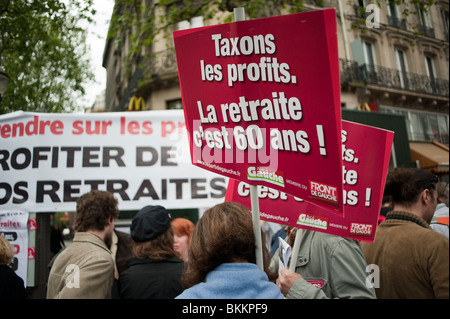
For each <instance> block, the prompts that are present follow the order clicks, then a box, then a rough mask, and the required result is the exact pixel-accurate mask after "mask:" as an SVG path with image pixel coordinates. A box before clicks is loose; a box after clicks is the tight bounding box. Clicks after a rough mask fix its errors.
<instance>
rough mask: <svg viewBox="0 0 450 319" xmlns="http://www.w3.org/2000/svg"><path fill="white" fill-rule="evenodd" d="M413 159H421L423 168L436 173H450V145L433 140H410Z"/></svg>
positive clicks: (420, 163) (420, 162) (420, 164)
mask: <svg viewBox="0 0 450 319" xmlns="http://www.w3.org/2000/svg"><path fill="white" fill-rule="evenodd" d="M409 148H410V150H411V159H412V160H413V161H414V162H416V161H419V166H420V168H422V169H426V170H429V171H432V172H434V173H436V174H439V173H440V174H448V154H449V152H448V147H447V146H445V145H443V144H441V143H438V142H436V141H433V142H409Z"/></svg>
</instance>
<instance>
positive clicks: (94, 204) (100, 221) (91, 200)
mask: <svg viewBox="0 0 450 319" xmlns="http://www.w3.org/2000/svg"><path fill="white" fill-rule="evenodd" d="M117 205H118V203H117V199H116V198H114V196H113V194H112V193H110V192H106V191H100V190H92V191H90V192H88V193H85V194H83V195H82V196H80V198H78V200H77V212H76V221H75V229H76V230H77V231H79V232H85V231H88V230H98V231H102V230H103V229H104V228H105V226H106V225H107V224H108V221H109V220H110V219H113V220H114V219H116V218H117V217H118V216H119V210H118V207H117Z"/></svg>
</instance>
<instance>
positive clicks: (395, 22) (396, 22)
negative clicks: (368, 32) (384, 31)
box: [388, 16, 406, 30]
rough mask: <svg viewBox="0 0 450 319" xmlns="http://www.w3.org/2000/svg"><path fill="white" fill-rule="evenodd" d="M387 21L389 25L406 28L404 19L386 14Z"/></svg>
mask: <svg viewBox="0 0 450 319" xmlns="http://www.w3.org/2000/svg"><path fill="white" fill-rule="evenodd" d="M388 22H389V25H390V26H393V27H395V28H399V29H403V30H406V20H403V19H399V18H397V17H393V16H388Z"/></svg>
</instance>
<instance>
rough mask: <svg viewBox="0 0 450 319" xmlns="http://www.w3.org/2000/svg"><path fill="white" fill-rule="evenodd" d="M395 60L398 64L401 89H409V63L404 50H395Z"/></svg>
mask: <svg viewBox="0 0 450 319" xmlns="http://www.w3.org/2000/svg"><path fill="white" fill-rule="evenodd" d="M395 59H396V62H397V70H398V76H399V79H400V87H401V88H402V89H408V87H409V81H408V63H407V61H406V54H405V52H404V51H403V50H399V49H395Z"/></svg>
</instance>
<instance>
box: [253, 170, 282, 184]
mask: <svg viewBox="0 0 450 319" xmlns="http://www.w3.org/2000/svg"><path fill="white" fill-rule="evenodd" d="M247 178H248V179H249V180H252V181H263V182H268V183H272V184H274V185H278V186H281V187H284V174H283V172H281V171H275V170H273V169H270V168H269V167H256V166H249V167H248V169H247Z"/></svg>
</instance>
